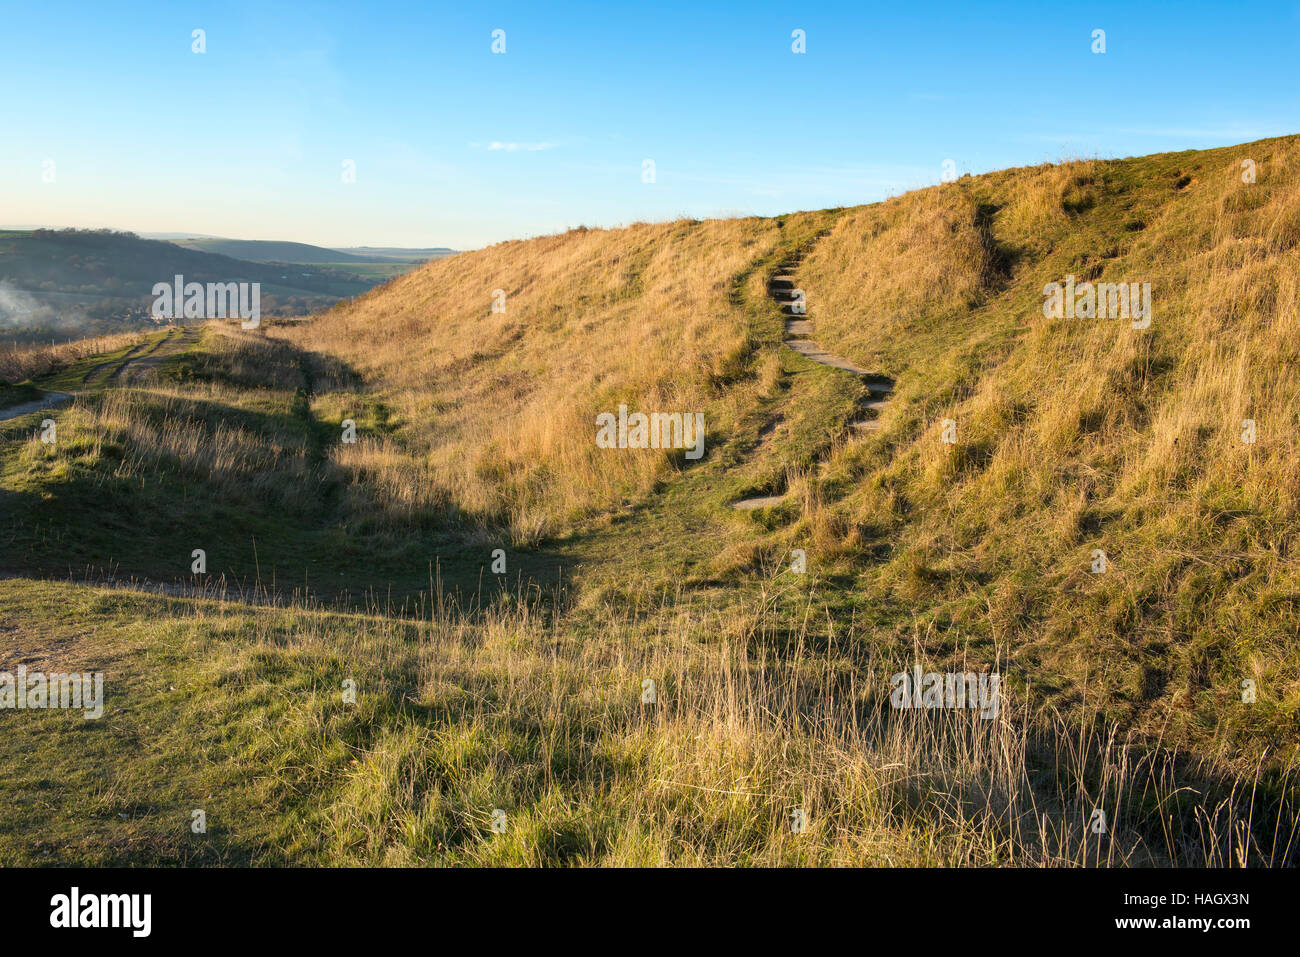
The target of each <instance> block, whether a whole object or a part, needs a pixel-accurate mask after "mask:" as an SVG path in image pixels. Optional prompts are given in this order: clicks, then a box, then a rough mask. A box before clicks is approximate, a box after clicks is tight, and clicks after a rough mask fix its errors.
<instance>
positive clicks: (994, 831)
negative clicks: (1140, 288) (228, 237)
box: [0, 137, 1300, 865]
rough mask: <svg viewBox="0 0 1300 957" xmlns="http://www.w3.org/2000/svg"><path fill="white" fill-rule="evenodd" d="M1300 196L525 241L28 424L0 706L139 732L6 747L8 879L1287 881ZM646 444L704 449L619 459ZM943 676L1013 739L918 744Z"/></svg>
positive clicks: (990, 726) (926, 208)
mask: <svg viewBox="0 0 1300 957" xmlns="http://www.w3.org/2000/svg"><path fill="white" fill-rule="evenodd" d="M1297 166H1300V139H1297V138H1295V137H1287V138H1282V139H1274V140H1266V141H1261V142H1258V143H1252V144H1246V145H1242V146H1236V147H1230V148H1225V149H1220V150H1211V151H1197V152H1184V153H1173V154H1161V155H1156V156H1148V157H1138V158H1131V159H1122V160H1107V161H1102V160H1085V161H1076V162H1069V163H1063V164H1058V165H1043V166H1037V167H1027V168H1023V169H1015V170H1005V171H1000V172H996V173H991V174H987V175H984V176H979V177H963V178H962V179H960V180H957V181H956V182H953V183H946V184H943V185H941V186H937V187H932V188H928V189H923V190H918V191H916V192H912V193H908V194H906V195H903V196H899V197H896V198H894V199H891V200H888V201H885V202H883V203H877V204H873V205H870V206H862V207H854V208H846V209H833V210H823V211H819V212H808V213H796V214H791V215H789V216H785V217H780V218H776V219H762V218H749V219H735V220H710V221H691V220H681V221H676V222H670V223H661V224H636V225H633V226H630V227H627V228H624V229H616V230H596V229H579V230H573V231H570V232H568V233H565V234H563V235H556V236H549V237H543V238H540V239H534V240H529V241H519V242H509V243H502V244H499V245H496V246H493V247H489V248H487V249H484V250H478V251H474V252H468V253H462V254H459V255H457V256H455V257H452V258H449V259H444V260H437V261H433V262H431V263H428V264H427V265H425V266H423V267H421V268H420V269H418V270H416V271H414V272H411V273H409V274H407V275H405V276H402V277H400V278H398V279H395V280H393V281H391V282H389V283H387V284H386V285H384V286H382V287H379V288H377V289H375V290H373V291H371V292H370V293H368V294H366V295H364V296H361V297H359V298H358V299H356V300H354V301H352V302H345V303H340V304H339V305H338V306H336V307H334V308H333V309H330V310H328V311H326V312H324V313H321V314H319V315H317V316H314V317H312V318H310V319H308V320H304V321H286V322H276V323H274V324H270V323H268V324H266V326H265V328H264V329H261V330H256V331H252V332H246V331H243V330H240V329H238V328H236V327H231V326H228V325H216V324H213V325H209V326H205V327H203V329H202V330H201V338H199V339H198V341H197V342H194V343H192V344H191V343H190V342H189V340H188V339H187V340H186V348H185V350H184V351H178V352H175V353H171V354H168V355H166V356H164V357H162V358H161V359H160V360H159V361H158V363H157V364H156V365H155V366H153V367H151V368H149V369H147V370H144V371H143V373H142V374H141V375H139V376H134V377H131V378H130V380H129V381H105V382H102V383H100V382H98V381H97V380H95V384H94V387H87V388H84V389H81V390H80V391H79V392H78V394H77V395H76V397H75V398H74V399H73V400H72V401H71V402H69V403H67V404H66V405H64V406H61V407H59V408H58V409H57V410H54V411H52V412H46V413H43V414H45V415H52V416H53V417H54V418H56V419H57V421H58V423H59V432H60V436H61V438H60V440H59V441H58V442H57V443H56V444H54V445H52V446H51V445H46V444H43V443H42V442H41V441H40V439H39V437H38V435H37V433H36V428H35V424H36V420H39V419H40V418H41V416H39V415H29V416H23V417H19V418H15V419H11V420H9V421H4V422H0V510H3V511H4V512H5V515H4V525H3V529H4V530H3V531H0V572H4V573H6V574H7V575H8V576H9V577H7V578H5V579H4V580H0V627H3V629H4V632H5V633H4V637H5V639H6V641H5V644H4V645H0V649H4V650H3V651H0V671H4V670H12V669H13V667H14V666H16V664H17V663H19V662H26V663H28V667H29V668H32V667H35V663H36V662H47V663H50V664H51V670H53V665H55V664H58V665H59V666H60V667H65V668H66V670H73V668H72V665H71V664H68V662H72V663H73V664H81V665H83V666H85V667H90V666H93V665H99V666H100V667H101V670H104V671H105V672H106V685H107V686H108V687H109V689H110V695H116V696H117V700H116V701H113V700H112V698H110V708H109V714H108V717H106V718H105V719H104V721H105V724H96V723H95V722H85V721H82V720H81V717H80V715H76V716H71V715H67V714H61V713H57V712H47V713H44V714H35V715H34V714H33V713H32V712H26V713H18V712H6V711H0V723H3V724H4V726H5V735H4V737H3V740H4V742H5V743H4V744H3V745H2V746H0V750H3V752H4V760H6V761H7V762H10V763H11V765H12V766H16V767H18V768H20V769H22V770H20V772H19V773H17V774H16V775H15V776H14V777H13V778H12V779H11V780H10V781H9V782H8V783H7V784H6V785H5V787H6V788H8V789H9V791H10V792H11V797H12V798H13V800H12V801H11V802H10V803H11V807H12V808H13V810H11V811H10V812H8V814H7V816H5V815H0V860H4V861H5V862H14V861H22V862H40V861H41V860H43V859H49V860H51V861H52V862H59V863H73V862H113V863H122V862H159V863H204V862H223V863H288V862H314V863H390V864H411V863H495V864H556V863H575V864H628V863H650V864H684V863H704V864H746V863H765V864H840V863H854V864H876V865H890V864H901V863H909V864H942V865H962V864H981V865H990V864H1004V863H1011V864H1021V865H1055V864H1102V865H1106V864H1109V865H1136V864H1171V863H1172V864H1184V865H1185V864H1195V865H1202V864H1241V863H1252V864H1275V865H1276V864H1283V863H1292V862H1294V857H1295V848H1294V847H1293V843H1292V840H1291V838H1292V836H1293V833H1294V827H1295V824H1296V817H1295V813H1294V807H1295V803H1294V802H1295V797H1296V795H1295V783H1294V780H1293V775H1292V769H1293V767H1294V764H1295V760H1296V758H1297V753H1296V744H1297V741H1298V740H1300V636H1298V635H1297V625H1296V621H1297V614H1296V612H1297V609H1296V602H1297V599H1298V598H1300V566H1298V565H1297V560H1296V556H1295V550H1296V547H1297V540H1296V536H1297V532H1298V530H1300V523H1298V521H1297V519H1298V518H1300V516H1298V515H1297V505H1298V504H1300V503H1298V501H1297V495H1298V492H1297V488H1298V482H1300V448H1297V435H1298V434H1300V433H1298V431H1297V429H1298V428H1300V420H1298V419H1300V402H1298V401H1297V400H1298V399H1300V394H1298V393H1300V367H1298V366H1297V358H1298V356H1297V348H1298V347H1297V343H1298V342H1300V285H1298V283H1300V187H1297V185H1296V183H1297V178H1296V175H1295V174H1296V172H1297ZM1067 277H1073V279H1074V281H1075V282H1076V283H1078V284H1082V283H1089V282H1091V283H1120V282H1123V283H1137V284H1139V285H1141V284H1149V288H1150V290H1151V299H1152V304H1153V308H1152V314H1151V322H1150V324H1149V326H1147V327H1145V328H1134V326H1133V323H1131V322H1129V321H1128V320H1127V319H1120V318H1104V319H1103V318H1095V317H1092V318H1084V317H1082V316H1076V317H1073V318H1066V317H1061V318H1052V317H1049V316H1047V315H1045V313H1044V309H1043V306H1044V301H1045V293H1044V291H1045V288H1050V286H1049V284H1051V283H1064V282H1066V280H1067ZM793 289H799V290H802V292H803V293H804V301H805V302H806V305H807V313H806V315H807V318H806V319H794V318H793V317H792V316H791V315H790V312H791V310H790V309H789V308H788V305H787V306H783V303H786V304H788V303H789V301H790V300H791V294H790V293H789V292H787V291H792V290H793ZM792 322H793V323H802V322H811V323H812V326H811V329H810V330H809V329H806V328H805V327H803V326H798V327H797V328H795V327H792V325H791V323H792ZM809 334H811V335H813V336H814V339H815V342H816V343H817V345H818V347H819V349H818V350H817V355H812V356H810V355H808V354H804V353H807V352H808V351H810V350H809V349H808V348H805V349H804V350H802V351H800V350H799V348H798V347H797V346H794V345H792V344H791V343H795V342H806V341H808V340H805V339H802V338H800V337H801V336H803V335H809ZM136 347H137V345H136V344H132V345H131V346H129V347H127V346H123V347H122V350H123V351H121V352H120V355H122V356H125V355H126V354H127V352H126V350H127V349H130V348H136ZM118 354H119V353H114V354H113V355H118ZM827 354H829V355H832V356H837V357H840V358H842V359H844V360H845V362H844V363H838V364H837V363H831V364H826V363H825V362H818V361H814V360H815V359H816V358H818V357H819V356H824V355H827ZM0 359H2V360H4V362H3V364H0V376H4V377H5V378H6V379H8V380H9V381H10V382H12V383H13V385H14V387H18V386H19V385H20V384H23V385H24V387H25V388H27V389H38V390H40V389H45V390H47V391H63V390H60V389H59V386H60V384H64V383H66V382H67V381H69V379H70V378H72V379H76V380H77V381H86V379H85V377H84V376H83V375H82V373H84V372H86V371H87V370H89V369H91V368H94V367H95V364H96V363H102V362H103V361H105V360H104V358H103V357H102V356H101V357H98V358H97V357H94V356H81V355H67V356H64V357H58V356H55V357H51V356H35V355H10V356H0ZM845 365H847V366H849V368H845V367H844V366H845ZM864 373H865V374H864ZM79 376H80V378H78V377H79ZM29 378H30V381H29V382H28V381H26V380H27V379H29ZM885 382H888V383H890V384H892V390H891V391H889V392H888V393H887V395H888V402H887V403H886V402H883V401H882V400H883V399H884V397H885V395H886V393H885V392H884V391H883V390H882V383H885ZM620 405H626V406H627V407H628V408H629V409H630V410H633V411H643V412H646V413H650V412H681V413H683V414H685V413H688V412H690V413H694V412H699V413H703V415H704V419H705V422H706V435H707V438H706V453H705V455H704V457H703V458H702V459H700V460H699V461H693V460H689V459H687V458H686V457H685V455H684V451H683V450H680V449H669V450H654V449H644V450H640V449H602V448H599V447H598V446H597V444H596V442H595V441H594V436H595V418H596V416H597V415H598V414H600V413H602V412H616V411H617V410H618V408H619V406H620ZM345 420H350V421H352V422H353V423H354V424H355V426H356V436H357V440H356V442H349V441H345V440H344V436H345V435H346V431H345V429H344V421H345ZM864 422H870V423H872V424H873V427H871V428H862V427H861V425H862V423H864ZM855 424H856V425H858V426H859V427H858V428H855V427H854V426H855ZM756 499H757V500H761V501H760V505H759V506H758V507H754V508H746V509H736V508H733V507H732V506H733V505H735V504H736V503H738V502H745V501H753V500H756ZM196 548H202V549H204V551H205V554H206V557H207V563H208V564H207V572H206V574H205V575H204V576H201V577H200V576H195V575H193V574H192V573H191V555H192V551H193V549H196ZM1099 556H1101V564H1100V565H1099V564H1098V562H1099ZM501 558H503V559H504V561H505V563H506V568H507V571H506V573H505V574H497V573H496V571H495V570H494V567H493V566H494V563H497V562H498V561H499V560H500V559H501ZM497 567H499V565H498V566H497ZM800 569H802V570H800ZM1099 569H1104V570H1099ZM132 583H134V585H135V587H125V588H124V587H122V586H123V585H127V586H130V585H131V584H132ZM151 589H152V590H151ZM223 589H224V591H223ZM258 606H260V607H258ZM913 664H921V665H923V666H924V668H925V669H926V670H934V671H940V672H943V671H975V672H983V671H990V670H991V671H995V672H998V673H1000V674H1001V675H1002V678H1003V688H1004V693H1005V696H1006V705H1005V707H1004V708H1003V710H1002V711H1001V713H1000V715H999V717H998V718H997V719H996V720H993V721H985V720H982V719H980V718H978V717H977V716H975V715H974V714H972V713H970V712H967V711H899V710H896V709H893V708H891V707H890V704H889V694H890V676H891V675H892V674H894V673H896V672H899V671H903V670H907V669H910V668H911V667H912V665H913ZM115 678H116V680H115ZM345 679H352V680H354V681H355V682H356V684H357V687H358V688H359V689H360V693H359V695H358V699H357V703H355V704H348V703H345V702H343V701H342V700H341V698H340V695H339V688H340V686H341V683H342V682H343V681H344V680H345ZM646 680H652V681H654V682H655V685H654V687H655V689H656V691H655V695H654V698H655V700H654V701H653V702H648V703H643V701H642V695H643V693H644V690H643V689H644V682H645V681H646ZM117 708H120V709H121V710H120V711H118V710H115V709H117ZM106 727H107V728H110V729H112V733H111V734H108V735H106V734H104V733H103V729H105V728H106ZM97 729H98V730H97ZM38 734H40V735H43V737H41V738H40V739H39V740H38V739H37V737H36V735H38ZM55 766H57V767H59V768H62V772H60V773H61V775H62V776H60V775H55V774H53V773H52V772H51V770H50V768H51V767H55ZM55 781H57V782H59V783H57V784H56V783H53V782H55ZM200 794H202V795H217V796H216V797H207V798H204V800H207V801H209V802H210V803H212V804H213V805H214V807H216V808H217V812H216V813H213V812H212V811H209V815H208V816H209V820H216V821H218V822H220V823H219V825H218V827H217V828H214V830H212V831H210V832H209V834H207V835H206V836H205V837H202V838H200V837H198V836H196V835H193V834H191V833H190V832H189V830H188V827H187V826H186V822H187V821H188V814H189V809H191V808H195V807H201V806H203V805H202V804H200V803H196V801H198V800H199V797H197V796H196V795H200ZM792 808H797V809H801V810H804V811H806V812H807V816H808V819H809V820H811V821H812V822H813V824H812V827H811V828H810V829H809V830H808V831H806V832H803V833H798V834H796V833H793V832H792V831H791V830H790V828H789V824H788V822H789V815H790V812H791V809H792ZM495 809H503V810H505V811H506V813H507V816H508V819H509V820H510V821H511V822H512V824H511V826H510V827H509V828H508V830H507V832H506V833H505V834H504V835H500V834H494V832H492V831H491V829H490V828H489V826H488V822H489V819H490V816H491V813H492V811H493V810H495ZM1097 809H1102V810H1104V811H1105V813H1106V816H1107V819H1108V821H1109V822H1110V825H1109V829H1108V830H1107V831H1106V832H1105V833H1104V834H1102V835H1098V834H1096V833H1094V831H1093V830H1092V829H1091V828H1090V821H1092V820H1093V819H1094V816H1093V812H1094V811H1095V810H1097ZM87 819H89V820H93V821H95V822H96V824H95V827H94V829H93V834H92V835H87V834H86V833H85V832H83V831H78V830H77V828H76V827H75V826H74V823H73V822H74V821H78V820H87ZM38 821H40V822H43V823H41V824H40V825H39V826H38V825H37V823H36V822H38ZM33 832H38V833H41V834H42V835H43V836H42V837H41V838H40V841H41V844H42V846H39V847H38V846H35V845H33V844H32V842H31V841H30V840H28V839H27V838H28V837H29V836H30V835H31V834H32V833H33ZM47 851H48V852H49V853H48V855H47V854H46V853H45V852H47Z"/></svg>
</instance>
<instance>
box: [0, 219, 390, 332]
mask: <svg viewBox="0 0 1300 957" xmlns="http://www.w3.org/2000/svg"><path fill="white" fill-rule="evenodd" d="M268 245H271V246H281V245H293V246H301V245H302V244H296V243H294V244H277V243H270V244H268ZM302 248H304V249H320V247H311V246H302ZM320 251H321V252H323V253H329V255H331V256H337V255H338V253H336V252H334V251H333V250H324V249H321V250H320ZM358 265H360V266H361V267H362V269H363V270H364V269H367V268H368V269H370V270H379V271H380V272H379V273H378V274H371V275H365V274H363V272H362V271H356V270H347V269H339V268H334V267H331V266H329V265H313V266H312V267H311V268H310V269H303V268H301V267H290V266H287V265H285V264H279V265H274V264H270V263H266V262H256V261H250V260H246V259H239V258H235V257H231V256H226V255H222V254H219V253H215V252H212V251H208V250H202V249H194V248H187V247H186V246H182V245H179V244H177V243H172V242H162V241H159V240H153V239H142V238H141V237H139V236H137V235H135V234H134V233H123V232H114V231H112V230H72V229H65V230H48V229H35V230H0V333H2V334H4V335H6V337H9V338H13V337H15V336H21V335H22V334H23V333H24V332H26V333H30V334H35V332H36V331H39V332H40V333H41V334H42V335H47V334H51V335H57V334H61V332H65V331H76V332H79V333H81V334H86V333H88V332H110V331H121V330H122V329H123V328H132V327H138V326H140V325H144V324H148V323H150V322H151V320H150V317H149V306H150V305H151V304H152V302H153V293H152V290H153V287H154V284H155V283H158V282H166V281H170V280H171V277H173V276H175V275H177V274H181V275H183V276H185V278H186V279H187V280H191V281H195V282H205V283H206V282H232V281H234V282H258V283H261V284H262V312H263V314H264V315H305V314H307V313H309V312H313V311H316V310H320V309H324V308H327V307H329V306H331V305H333V304H334V303H336V302H338V301H339V300H340V299H344V298H349V297H353V296H357V295H360V294H361V293H363V292H365V291H366V290H368V289H370V288H372V287H373V286H375V285H378V284H379V283H380V282H382V281H384V280H385V279H387V278H389V277H390V274H385V272H384V271H385V270H388V269H389V267H388V266H373V265H371V266H368V267H367V266H366V265H365V264H364V263H359V264H358Z"/></svg>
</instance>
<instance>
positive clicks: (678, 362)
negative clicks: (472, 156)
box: [283, 219, 778, 542]
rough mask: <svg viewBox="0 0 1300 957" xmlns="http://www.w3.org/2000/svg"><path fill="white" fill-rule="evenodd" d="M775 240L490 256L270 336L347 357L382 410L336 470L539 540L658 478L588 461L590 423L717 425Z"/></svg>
mask: <svg viewBox="0 0 1300 957" xmlns="http://www.w3.org/2000/svg"><path fill="white" fill-rule="evenodd" d="M777 235H778V230H777V228H776V226H775V224H774V223H773V222H772V221H769V220H760V219H740V220H720V221H710V222H704V223H699V222H693V221H686V220H683V221H678V222H672V223H663V224H656V225H644V224H638V225H636V226H632V227H629V228H627V229H624V230H618V231H609V230H577V231H571V232H569V233H566V234H564V235H559V236H549V237H545V238H542V239H536V240H531V241H528V242H509V243H502V244H500V245H497V246H492V247H490V248H488V249H485V250H482V251H479V252H473V253H463V254H461V255H458V256H455V257H451V258H449V259H445V260H440V261H437V262H433V263H431V264H429V265H428V266H426V267H424V268H423V269H420V270H417V271H416V272H414V273H411V274H410V275H407V276H404V277H402V278H400V279H397V280H395V281H394V282H392V283H390V284H388V285H387V286H385V287H382V289H381V290H379V291H376V292H374V293H371V294H370V295H368V296H365V297H362V298H361V299H359V300H357V301H356V302H355V303H353V304H350V305H344V306H340V307H338V308H336V309H334V310H331V311H330V312H328V313H326V314H324V315H323V316H321V317H320V318H319V319H318V320H317V321H316V322H314V323H311V324H304V325H300V326H296V327H293V328H292V329H290V330H286V331H285V332H284V333H283V334H284V335H286V336H289V337H290V338H291V339H292V341H294V342H295V343H296V344H298V345H300V346H302V347H304V348H306V349H310V350H316V351H321V352H327V353H329V354H332V355H335V356H339V357H342V358H344V359H345V360H346V361H347V362H348V363H350V364H351V365H352V366H353V367H355V368H356V369H357V370H358V371H359V372H360V373H361V374H362V375H363V376H365V377H366V378H367V379H368V380H369V382H370V383H371V384H372V386H373V387H374V388H375V389H376V390H377V392H378V394H379V395H381V396H382V397H383V399H384V401H385V402H386V403H387V404H388V405H389V406H390V407H391V409H392V412H393V416H394V420H395V423H396V425H397V426H398V433H397V436H396V437H394V438H393V439H390V440H375V439H373V438H367V439H364V440H363V441H361V442H360V443H359V444H358V445H357V446H354V447H349V448H347V449H345V450H341V451H340V452H339V454H340V455H341V456H342V459H341V463H340V464H345V465H347V466H348V467H350V468H354V469H360V470H365V471H366V472H367V473H372V474H374V475H376V476H378V479H379V481H380V482H381V483H383V485H384V487H385V489H386V490H388V491H387V493H386V494H390V495H391V496H392V498H393V499H394V500H395V501H410V502H411V503H412V504H413V506H418V505H420V504H427V503H436V504H442V503H444V502H453V503H455V505H456V506H457V507H458V508H460V509H461V510H463V511H465V512H467V513H469V514H471V515H478V516H484V517H490V518H492V519H496V520H503V521H504V522H505V523H506V524H508V526H509V528H510V530H511V532H512V534H513V537H514V538H515V539H516V541H521V542H522V541H536V540H537V539H538V538H540V537H543V536H545V535H547V534H550V533H553V532H555V531H556V530H558V529H560V528H562V527H563V526H564V525H565V523H566V522H567V521H569V520H571V519H573V518H574V517H576V516H582V515H587V514H591V513H593V512H596V511H600V510H605V509H610V508H616V507H618V506H619V505H620V504H621V503H622V501H623V500H624V499H625V498H626V497H627V496H636V495H640V494H643V493H644V492H645V491H646V490H647V489H648V488H649V487H650V486H651V485H652V484H653V482H654V481H655V479H656V478H659V477H661V476H662V475H664V474H665V472H666V471H667V470H668V469H669V468H670V467H671V460H672V456H670V455H669V454H668V453H647V454H644V455H639V454H631V455H628V454H621V455H620V454H610V453H609V451H608V450H601V449H598V448H597V447H596V444H595V431H596V430H595V416H596V414H597V413H598V412H601V411H614V412H616V411H617V408H618V405H619V403H620V402H621V403H626V404H627V405H628V407H629V409H631V410H634V411H635V410H638V409H640V410H645V411H668V412H671V411H680V412H686V411H693V412H694V411H699V412H706V413H707V416H706V431H707V430H708V429H709V428H711V427H713V428H716V427H717V425H718V424H719V423H718V422H717V420H716V419H715V417H714V413H718V412H719V407H718V405H717V401H718V399H719V397H720V395H721V393H722V391H723V386H724V385H725V384H726V383H727V382H728V381H729V379H730V378H732V377H734V376H735V375H736V374H737V373H738V372H739V371H740V370H741V367H742V364H743V362H744V361H745V357H746V354H747V352H748V349H749V341H748V335H749V334H748V330H747V328H746V327H745V325H744V324H743V323H740V322H737V321H736V316H735V312H734V309H733V307H732V305H731V303H730V301H729V300H730V296H731V293H732V284H733V281H734V279H735V277H736V276H737V274H738V273H740V272H741V271H742V270H744V269H745V268H746V267H747V266H748V265H749V264H750V263H751V262H752V261H753V260H754V259H756V258H759V257H761V256H763V255H764V254H765V253H766V252H768V251H770V250H771V249H772V248H773V246H774V245H775V242H776V240H777ZM497 289H500V290H502V291H503V292H504V293H505V296H506V299H505V312H504V313H499V314H498V313H493V311H492V305H493V291H494V290H497ZM403 456H405V457H406V463H405V464H404V465H403V464H400V463H401V462H402V457H403Z"/></svg>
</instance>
